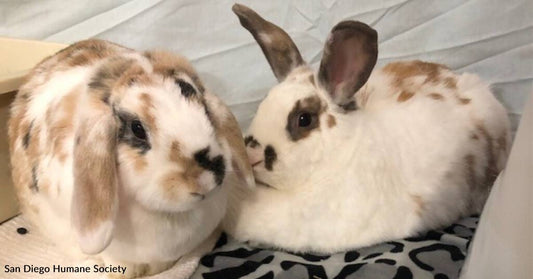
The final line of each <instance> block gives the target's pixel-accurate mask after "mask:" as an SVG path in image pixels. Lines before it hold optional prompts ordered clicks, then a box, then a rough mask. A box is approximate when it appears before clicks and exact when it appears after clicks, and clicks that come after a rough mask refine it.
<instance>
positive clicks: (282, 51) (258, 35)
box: [232, 4, 305, 82]
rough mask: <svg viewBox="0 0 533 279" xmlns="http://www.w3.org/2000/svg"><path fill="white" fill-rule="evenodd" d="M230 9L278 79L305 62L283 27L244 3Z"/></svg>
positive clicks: (280, 79)
mask: <svg viewBox="0 0 533 279" xmlns="http://www.w3.org/2000/svg"><path fill="white" fill-rule="evenodd" d="M232 10H233V12H234V13H235V14H236V15H237V16H238V17H239V21H240V22H241V25H242V26H243V27H244V28H246V29H247V30H248V31H250V33H251V34H252V35H253V36H254V39H255V40H256V41H257V43H258V44H259V46H261V49H262V50H263V53H264V54H265V56H266V58H267V60H268V63H269V64H270V67H271V68H272V71H273V72H274V75H275V76H276V78H277V79H278V81H280V82H281V81H283V80H284V79H285V77H287V75H288V74H289V73H290V72H291V71H292V70H293V69H294V68H296V67H299V66H302V65H304V64H305V62H304V60H303V59H302V56H301V55H300V51H298V48H297V47H296V45H295V44H294V42H293V41H292V39H291V38H290V37H289V35H288V34H287V33H286V32H285V31H283V29H281V28H280V27H278V26H276V25H274V24H273V23H271V22H269V21H266V20H265V19H263V18H262V17H261V16H259V15H258V14H257V13H256V12H254V11H253V10H252V9H250V8H248V7H246V6H244V5H240V4H235V5H233V8H232Z"/></svg>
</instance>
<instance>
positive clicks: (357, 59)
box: [318, 21, 378, 106]
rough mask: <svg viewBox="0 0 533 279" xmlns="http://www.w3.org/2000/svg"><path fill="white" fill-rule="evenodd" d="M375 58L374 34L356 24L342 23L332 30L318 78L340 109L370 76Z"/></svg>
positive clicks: (353, 22)
mask: <svg viewBox="0 0 533 279" xmlns="http://www.w3.org/2000/svg"><path fill="white" fill-rule="evenodd" d="M377 55H378V48H377V33H376V31H375V30H374V29H372V28H371V27H370V26H368V25H366V24H364V23H361V22H356V21H343V22H341V23H339V24H337V25H336V26H335V27H334V28H333V29H332V31H331V34H330V37H329V38H328V41H327V42H326V45H325V47H324V57H323V58H322V61H321V63H320V69H319V73H318V77H319V80H320V83H321V84H322V86H323V87H324V88H325V89H326V91H327V92H328V93H329V95H330V96H331V98H332V100H333V101H334V102H335V103H336V104H338V105H339V106H346V105H347V104H348V103H350V102H351V101H353V100H352V97H353V95H354V94H355V93H356V92H357V90H359V89H360V88H361V87H362V86H363V85H364V84H365V83H366V81H367V80H368V78H369V77H370V73H371V72H372V69H373V68H374V65H375V64H376V60H377Z"/></svg>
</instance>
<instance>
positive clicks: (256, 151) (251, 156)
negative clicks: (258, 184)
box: [246, 146, 265, 167]
mask: <svg viewBox="0 0 533 279" xmlns="http://www.w3.org/2000/svg"><path fill="white" fill-rule="evenodd" d="M246 153H247V154H248V161H249V162H250V165H252V167H255V166H256V165H257V164H259V163H261V162H263V160H264V159H265V158H264V156H263V155H264V153H263V149H262V148H251V147H248V146H247V147H246Z"/></svg>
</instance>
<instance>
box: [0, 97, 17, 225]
mask: <svg viewBox="0 0 533 279" xmlns="http://www.w3.org/2000/svg"><path fill="white" fill-rule="evenodd" d="M14 97H15V93H14V92H10V93H7V94H0V223H1V222H3V221H5V220H7V219H9V218H11V217H13V216H15V215H16V214H17V213H18V212H19V211H18V204H17V199H16V197H15V191H14V189H13V182H12V180H11V168H10V167H9V148H8V144H7V118H8V114H9V113H8V112H9V104H11V102H12V101H13V99H14Z"/></svg>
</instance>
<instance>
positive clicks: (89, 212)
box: [71, 100, 118, 254]
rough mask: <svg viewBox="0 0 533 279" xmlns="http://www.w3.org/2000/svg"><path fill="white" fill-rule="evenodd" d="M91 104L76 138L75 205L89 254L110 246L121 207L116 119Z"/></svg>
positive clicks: (74, 217) (80, 233)
mask: <svg viewBox="0 0 533 279" xmlns="http://www.w3.org/2000/svg"><path fill="white" fill-rule="evenodd" d="M91 101H92V102H94V103H93V104H91V105H90V106H91V107H89V108H87V109H86V110H85V111H84V112H83V113H82V114H83V116H82V119H80V123H79V128H78V131H77V135H76V139H75V141H76V143H75V146H74V164H73V166H74V193H73V198H72V205H71V206H72V222H73V225H74V228H75V229H76V231H77V233H78V242H79V245H80V247H81V250H82V251H83V252H84V253H86V254H96V253H99V252H101V251H102V250H103V249H105V248H106V247H107V246H108V245H109V243H110V242H111V238H112V235H113V226H114V219H115V216H116V212H117V208H118V197H117V195H118V193H117V188H118V185H117V184H118V181H117V159H116V146H117V136H116V135H117V124H116V120H115V118H114V117H113V112H112V109H111V108H110V107H109V106H107V105H105V104H104V103H101V104H97V103H96V101H94V100H91Z"/></svg>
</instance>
